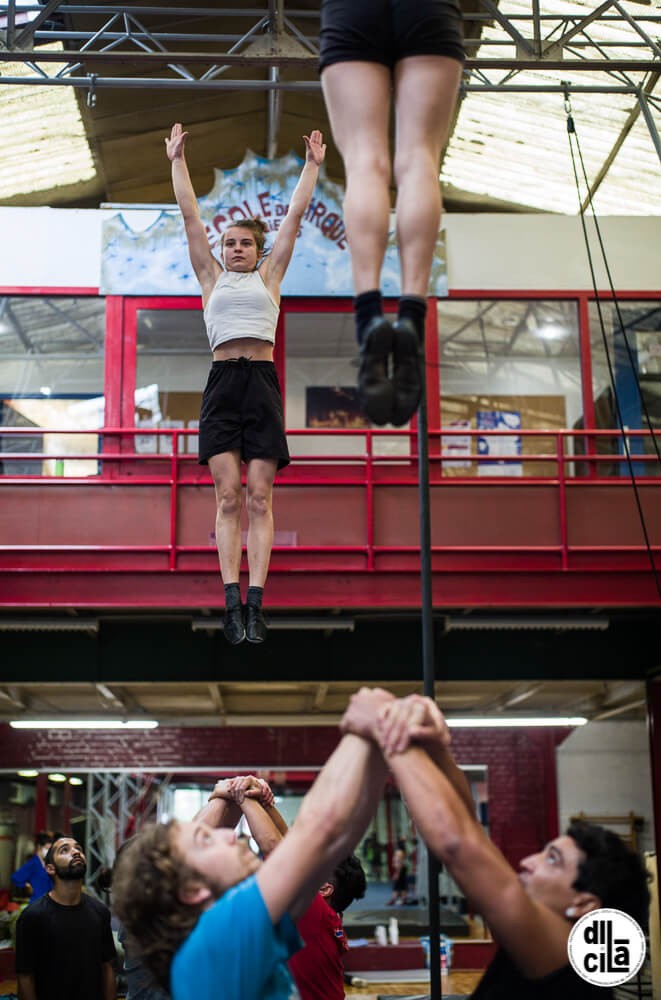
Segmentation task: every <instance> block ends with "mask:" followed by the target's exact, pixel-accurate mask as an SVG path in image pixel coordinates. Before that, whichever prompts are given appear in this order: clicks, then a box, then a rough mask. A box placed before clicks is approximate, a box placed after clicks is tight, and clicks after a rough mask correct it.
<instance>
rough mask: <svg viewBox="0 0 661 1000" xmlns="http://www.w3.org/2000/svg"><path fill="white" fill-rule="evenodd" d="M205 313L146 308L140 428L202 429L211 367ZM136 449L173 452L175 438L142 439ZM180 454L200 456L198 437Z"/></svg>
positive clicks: (141, 323)
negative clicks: (204, 401) (206, 389)
mask: <svg viewBox="0 0 661 1000" xmlns="http://www.w3.org/2000/svg"><path fill="white" fill-rule="evenodd" d="M211 361H212V357H211V352H210V349H209V340H208V338H207V335H206V331H205V328H204V319H203V317H202V310H201V309H140V310H138V329H137V371H136V393H135V408H136V414H135V425H136V427H161V428H165V427H171V428H181V429H183V428H191V429H195V430H196V429H197V427H198V425H199V420H200V404H201V402H202V392H203V390H204V386H205V384H206V381H207V377H208V375H209V368H210V367H211ZM136 450H137V451H143V452H155V451H156V450H161V451H164V452H169V451H170V450H171V442H170V438H169V436H167V437H165V436H163V437H160V438H158V439H157V438H155V437H154V436H151V437H149V436H148V435H145V436H144V437H143V436H142V435H140V436H139V437H136ZM179 450H180V451H182V452H187V453H189V454H191V455H197V437H196V436H194V435H191V436H190V437H189V436H186V437H184V436H182V437H181V438H180V439H179Z"/></svg>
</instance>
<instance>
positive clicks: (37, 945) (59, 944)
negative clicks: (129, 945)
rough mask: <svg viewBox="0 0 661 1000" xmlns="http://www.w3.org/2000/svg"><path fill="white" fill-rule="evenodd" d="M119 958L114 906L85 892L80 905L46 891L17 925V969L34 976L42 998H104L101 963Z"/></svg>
mask: <svg viewBox="0 0 661 1000" xmlns="http://www.w3.org/2000/svg"><path fill="white" fill-rule="evenodd" d="M114 958H115V944H114V941H113V938H112V931H111V930H110V910H109V909H108V907H107V906H104V904H103V903H101V902H99V900H98V899H95V898H94V897H93V896H88V895H86V894H85V893H83V895H82V898H81V900H80V903H78V905H77V906H62V904H61V903H56V902H55V900H53V899H51V897H50V896H49V895H48V894H46V895H45V896H42V898H41V899H38V900H37V902H36V903H32V904H31V905H30V906H28V907H27V908H26V909H25V910H24V911H23V913H22V914H21V916H20V917H19V920H18V923H17V924H16V972H17V973H19V974H27V975H32V976H34V982H35V988H36V993H37V1000H101V998H102V996H103V993H102V985H101V984H102V978H101V965H102V963H103V962H111V961H112V960H113V959H114Z"/></svg>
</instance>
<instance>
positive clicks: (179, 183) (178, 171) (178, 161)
mask: <svg viewBox="0 0 661 1000" xmlns="http://www.w3.org/2000/svg"><path fill="white" fill-rule="evenodd" d="M172 187H173V188H174V196H175V198H176V199H177V205H178V206H179V208H180V210H181V214H182V215H183V217H184V222H186V220H187V219H195V220H197V219H198V218H199V214H200V213H199V209H198V207H197V198H196V197H195V191H194V190H193V184H192V181H191V179H190V174H189V173H188V166H187V164H186V160H185V159H184V157H183V156H178V157H176V158H175V159H174V160H173V161H172Z"/></svg>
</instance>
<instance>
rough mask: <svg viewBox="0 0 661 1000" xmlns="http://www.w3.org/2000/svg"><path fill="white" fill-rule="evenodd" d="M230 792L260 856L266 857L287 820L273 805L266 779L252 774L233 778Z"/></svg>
mask: <svg viewBox="0 0 661 1000" xmlns="http://www.w3.org/2000/svg"><path fill="white" fill-rule="evenodd" d="M231 794H232V799H233V800H234V802H235V803H236V804H237V806H238V807H239V808H240V809H241V812H242V813H243V815H244V816H245V818H246V822H247V824H248V826H249V827H250V833H251V834H252V836H253V837H254V838H255V840H256V841H257V845H258V847H259V849H260V851H261V852H262V856H263V857H264V858H267V857H268V856H269V854H270V853H271V852H272V851H273V850H274V849H275V848H276V847H277V846H278V844H279V843H280V841H281V840H282V838H283V836H284V834H285V833H286V832H287V824H286V823H285V821H284V819H283V818H282V816H281V815H280V813H279V812H278V810H277V809H276V808H275V805H274V803H273V793H272V792H271V789H270V787H269V785H268V783H267V782H265V781H263V780H262V779H260V778H256V777H255V776H254V775H246V776H245V777H241V778H235V779H234V780H233V781H232V793H231Z"/></svg>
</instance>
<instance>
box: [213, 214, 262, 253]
mask: <svg viewBox="0 0 661 1000" xmlns="http://www.w3.org/2000/svg"><path fill="white" fill-rule="evenodd" d="M228 229H248V230H250V232H251V233H252V234H253V236H254V237H255V243H256V244H257V256H258V257H259V256H261V254H262V252H263V250H264V244H265V243H266V223H265V222H264V220H263V219H238V220H237V221H236V222H231V223H230V224H229V226H226V227H225V229H224V230H223V232H222V233H221V236H220V249H221V250H223V249H224V247H225V235H226V233H227V230H228Z"/></svg>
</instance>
